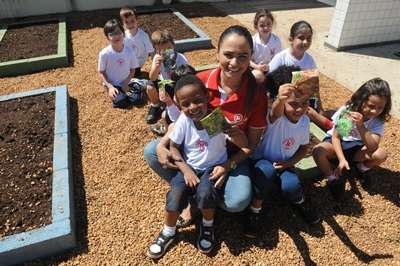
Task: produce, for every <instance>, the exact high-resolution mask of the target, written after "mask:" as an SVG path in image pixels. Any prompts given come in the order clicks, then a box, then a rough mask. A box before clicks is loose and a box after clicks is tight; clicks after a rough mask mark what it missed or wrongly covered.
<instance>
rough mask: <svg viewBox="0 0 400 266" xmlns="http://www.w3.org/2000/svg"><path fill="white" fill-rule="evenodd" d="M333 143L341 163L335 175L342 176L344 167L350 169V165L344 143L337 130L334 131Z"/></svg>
mask: <svg viewBox="0 0 400 266" xmlns="http://www.w3.org/2000/svg"><path fill="white" fill-rule="evenodd" d="M332 145H333V149H334V150H335V153H336V156H337V158H338V160H339V165H338V167H337V168H336V170H335V175H336V176H340V175H341V174H342V171H343V170H344V169H347V170H350V166H349V163H348V162H347V160H346V158H345V157H344V153H343V149H342V144H341V143H340V135H339V133H338V132H337V131H336V130H334V131H333V135H332Z"/></svg>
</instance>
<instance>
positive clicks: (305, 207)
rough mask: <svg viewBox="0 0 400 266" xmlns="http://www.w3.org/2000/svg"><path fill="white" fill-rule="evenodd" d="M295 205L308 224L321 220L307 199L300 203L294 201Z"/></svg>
mask: <svg viewBox="0 0 400 266" xmlns="http://www.w3.org/2000/svg"><path fill="white" fill-rule="evenodd" d="M293 207H294V208H295V210H296V211H298V213H299V214H300V215H301V217H302V218H303V219H304V221H306V222H307V223H308V224H317V223H319V222H320V221H321V219H320V218H319V217H318V215H317V214H316V212H315V211H314V210H313V209H312V207H311V206H310V205H309V204H307V203H306V202H305V201H303V202H302V203H299V204H296V203H294V204H293Z"/></svg>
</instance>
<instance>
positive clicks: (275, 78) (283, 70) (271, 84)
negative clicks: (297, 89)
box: [265, 65, 301, 99]
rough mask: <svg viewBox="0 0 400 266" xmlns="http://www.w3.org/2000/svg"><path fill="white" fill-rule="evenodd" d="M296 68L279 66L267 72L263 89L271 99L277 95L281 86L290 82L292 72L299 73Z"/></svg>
mask: <svg viewBox="0 0 400 266" xmlns="http://www.w3.org/2000/svg"><path fill="white" fill-rule="evenodd" d="M300 70H301V69H300V67H298V66H285V65H283V66H280V67H278V68H277V69H275V70H274V71H272V72H269V73H268V74H267V76H266V79H265V88H266V91H267V92H269V95H270V97H271V98H272V99H275V98H276V96H277V95H278V91H279V87H280V86H281V85H283V84H286V83H290V82H292V72H293V71H300Z"/></svg>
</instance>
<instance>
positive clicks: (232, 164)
mask: <svg viewBox="0 0 400 266" xmlns="http://www.w3.org/2000/svg"><path fill="white" fill-rule="evenodd" d="M236 167H237V164H236V162H235V161H230V163H229V168H231V170H235V169H236Z"/></svg>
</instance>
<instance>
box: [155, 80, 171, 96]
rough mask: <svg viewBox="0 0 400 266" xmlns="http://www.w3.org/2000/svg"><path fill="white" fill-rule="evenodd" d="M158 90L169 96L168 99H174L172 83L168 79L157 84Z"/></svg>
mask: <svg viewBox="0 0 400 266" xmlns="http://www.w3.org/2000/svg"><path fill="white" fill-rule="evenodd" d="M157 85H158V90H159V92H160V93H165V92H167V93H168V94H169V97H171V98H173V97H174V81H173V80H170V79H163V80H160V81H159V82H158V83H157Z"/></svg>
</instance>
